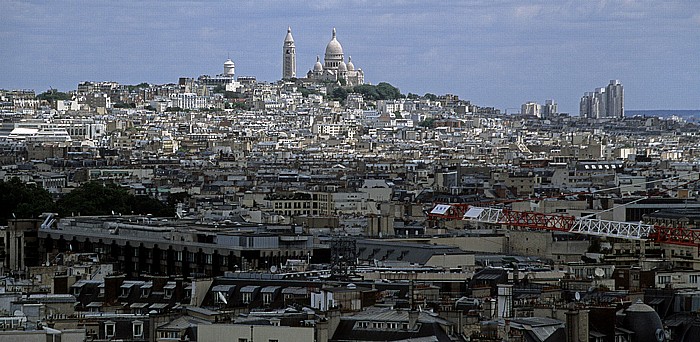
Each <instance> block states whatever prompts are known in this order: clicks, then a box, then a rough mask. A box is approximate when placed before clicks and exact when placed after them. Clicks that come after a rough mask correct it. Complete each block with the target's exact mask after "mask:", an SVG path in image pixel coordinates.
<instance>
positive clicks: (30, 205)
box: [0, 177, 55, 225]
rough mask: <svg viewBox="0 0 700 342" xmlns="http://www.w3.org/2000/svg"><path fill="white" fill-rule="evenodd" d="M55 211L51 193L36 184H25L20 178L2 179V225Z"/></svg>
mask: <svg viewBox="0 0 700 342" xmlns="http://www.w3.org/2000/svg"><path fill="white" fill-rule="evenodd" d="M53 211H55V207H54V203H53V200H52V199H51V194H50V193H49V192H48V191H46V190H45V189H44V188H41V187H39V186H38V185H36V184H25V183H23V182H22V181H21V180H19V179H18V178H16V177H15V178H12V179H10V180H9V181H7V182H4V181H2V180H0V225H6V224H7V220H9V219H12V218H13V215H12V214H14V217H16V218H36V217H37V216H39V215H40V214H41V213H45V212H53Z"/></svg>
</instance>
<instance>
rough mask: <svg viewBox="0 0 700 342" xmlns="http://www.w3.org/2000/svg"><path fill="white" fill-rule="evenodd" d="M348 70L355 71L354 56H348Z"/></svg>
mask: <svg viewBox="0 0 700 342" xmlns="http://www.w3.org/2000/svg"><path fill="white" fill-rule="evenodd" d="M347 66H348V71H355V64H352V56H350V57H348V65H347Z"/></svg>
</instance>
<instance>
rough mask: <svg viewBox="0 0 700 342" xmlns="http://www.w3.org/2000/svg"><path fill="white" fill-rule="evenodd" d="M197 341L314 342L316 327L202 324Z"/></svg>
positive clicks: (198, 330) (198, 329)
mask: <svg viewBox="0 0 700 342" xmlns="http://www.w3.org/2000/svg"><path fill="white" fill-rule="evenodd" d="M197 341H200V342H218V341H238V342H253V341H262V342H304V341H308V342H314V341H316V339H315V328H314V327H287V326H279V325H249V324H201V325H199V326H198V327H197Z"/></svg>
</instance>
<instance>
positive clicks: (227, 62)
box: [224, 58, 235, 66]
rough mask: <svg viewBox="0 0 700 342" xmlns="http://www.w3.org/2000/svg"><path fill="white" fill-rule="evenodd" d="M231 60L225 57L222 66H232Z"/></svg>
mask: <svg viewBox="0 0 700 342" xmlns="http://www.w3.org/2000/svg"><path fill="white" fill-rule="evenodd" d="M234 65H235V64H233V61H232V60H231V58H229V59H227V60H226V62H224V66H234Z"/></svg>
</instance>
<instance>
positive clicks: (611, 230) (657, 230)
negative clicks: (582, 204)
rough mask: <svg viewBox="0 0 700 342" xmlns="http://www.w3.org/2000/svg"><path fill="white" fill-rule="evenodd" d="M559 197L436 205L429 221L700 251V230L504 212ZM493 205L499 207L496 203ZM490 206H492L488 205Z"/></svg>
mask: <svg viewBox="0 0 700 342" xmlns="http://www.w3.org/2000/svg"><path fill="white" fill-rule="evenodd" d="M689 175H700V172H697V171H695V172H691V173H689V174H688V175H685V176H686V177H687V176H689ZM680 177H682V176H674V177H669V178H665V179H660V180H652V181H648V182H645V183H647V184H651V183H657V182H662V181H668V180H673V179H678V178H680ZM699 181H700V178H698V179H693V180H690V181H688V182H685V183H682V184H679V185H677V186H675V187H673V188H670V189H667V190H666V191H668V190H672V189H675V188H679V187H682V186H687V185H689V184H692V183H696V182H699ZM625 186H628V185H621V186H617V187H613V188H607V189H600V190H595V191H585V192H576V193H570V194H567V196H571V195H576V196H578V195H593V194H595V193H601V192H605V191H610V190H614V189H619V188H623V187H625ZM563 196H564V195H559V196H545V197H539V198H537V199H525V198H522V199H515V200H506V201H502V202H501V203H500V205H499V206H497V207H490V206H474V205H469V204H465V203H453V204H436V205H435V206H434V207H433V208H432V210H431V211H430V212H428V218H430V219H445V220H467V221H472V222H481V223H490V224H501V225H505V226H508V227H518V228H529V229H539V230H550V231H559V232H568V233H573V234H585V235H596V236H604V237H610V238H619V239H626V240H638V241H647V240H649V241H654V242H658V243H668V244H674V245H683V246H695V247H698V248H700V230H695V229H689V228H681V227H666V226H659V225H651V224H644V223H641V222H638V223H635V222H618V221H607V220H600V219H595V218H590V217H589V216H592V215H589V216H586V217H574V216H568V215H557V214H544V213H539V212H525V211H515V210H510V209H507V208H504V207H503V206H504V205H507V204H508V203H515V202H522V201H531V200H543V199H551V198H558V197H563ZM649 197H650V196H645V197H642V198H639V199H637V200H634V201H632V202H628V203H625V204H622V205H621V206H626V205H629V204H632V203H636V202H638V201H641V200H644V199H647V198H649ZM491 204H496V202H493V203H491ZM487 205H488V204H487ZM611 209H614V208H610V209H607V210H604V211H609V210H611Z"/></svg>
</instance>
